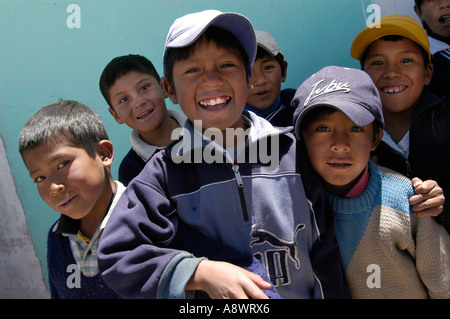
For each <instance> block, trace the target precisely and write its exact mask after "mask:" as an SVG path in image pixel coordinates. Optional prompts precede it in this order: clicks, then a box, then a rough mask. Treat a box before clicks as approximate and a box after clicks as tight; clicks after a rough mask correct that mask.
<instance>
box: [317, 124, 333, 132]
mask: <svg viewBox="0 0 450 319" xmlns="http://www.w3.org/2000/svg"><path fill="white" fill-rule="evenodd" d="M329 130H330V129H329V128H328V127H327V126H324V125H321V126H318V127H317V128H316V131H317V132H328V131H329Z"/></svg>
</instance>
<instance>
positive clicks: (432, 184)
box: [409, 177, 445, 218]
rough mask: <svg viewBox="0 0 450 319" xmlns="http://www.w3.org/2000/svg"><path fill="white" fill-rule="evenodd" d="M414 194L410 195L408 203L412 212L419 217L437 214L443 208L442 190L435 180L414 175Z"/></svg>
mask: <svg viewBox="0 0 450 319" xmlns="http://www.w3.org/2000/svg"><path fill="white" fill-rule="evenodd" d="M412 183H413V186H414V189H415V191H416V195H413V196H411V198H410V199H409V203H410V204H411V206H412V210H413V212H414V214H415V215H416V216H417V217H419V218H422V217H431V216H438V215H439V214H441V213H442V211H443V210H444V202H445V197H444V192H443V191H442V188H440V187H439V185H438V184H437V182H436V181H433V180H426V181H424V182H423V181H422V180H421V179H419V178H417V177H414V178H413V179H412Z"/></svg>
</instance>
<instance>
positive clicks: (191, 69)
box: [186, 68, 200, 73]
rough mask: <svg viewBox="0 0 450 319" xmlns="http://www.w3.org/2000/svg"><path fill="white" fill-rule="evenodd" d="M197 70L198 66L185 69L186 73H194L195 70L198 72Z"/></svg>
mask: <svg viewBox="0 0 450 319" xmlns="http://www.w3.org/2000/svg"><path fill="white" fill-rule="evenodd" d="M199 71H200V69H199V68H190V69H188V70H187V71H186V73H196V72H199Z"/></svg>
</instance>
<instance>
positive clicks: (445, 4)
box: [440, 0, 450, 9]
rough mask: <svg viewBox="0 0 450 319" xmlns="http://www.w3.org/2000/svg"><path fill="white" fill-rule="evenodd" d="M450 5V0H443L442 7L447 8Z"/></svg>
mask: <svg viewBox="0 0 450 319" xmlns="http://www.w3.org/2000/svg"><path fill="white" fill-rule="evenodd" d="M448 7H450V0H441V3H440V9H445V8H448Z"/></svg>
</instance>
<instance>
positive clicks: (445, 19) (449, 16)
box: [438, 14, 450, 24]
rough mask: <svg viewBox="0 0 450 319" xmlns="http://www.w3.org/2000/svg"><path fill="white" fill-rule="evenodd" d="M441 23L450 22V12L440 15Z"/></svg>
mask: <svg viewBox="0 0 450 319" xmlns="http://www.w3.org/2000/svg"><path fill="white" fill-rule="evenodd" d="M438 21H439V23H443V24H450V14H446V15H443V16H441V17H439V20H438Z"/></svg>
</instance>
